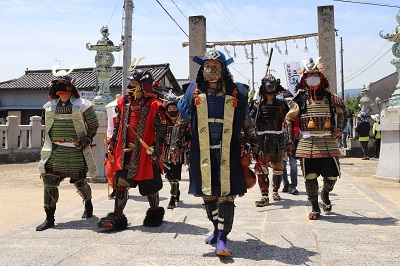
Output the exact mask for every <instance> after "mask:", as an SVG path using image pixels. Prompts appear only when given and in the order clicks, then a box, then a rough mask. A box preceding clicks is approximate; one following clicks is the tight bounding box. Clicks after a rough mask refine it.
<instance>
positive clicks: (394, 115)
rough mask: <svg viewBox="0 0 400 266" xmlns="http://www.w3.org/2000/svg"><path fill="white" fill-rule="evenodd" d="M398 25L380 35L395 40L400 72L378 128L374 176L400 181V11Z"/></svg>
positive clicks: (395, 52) (395, 64)
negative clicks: (379, 136) (379, 144)
mask: <svg viewBox="0 0 400 266" xmlns="http://www.w3.org/2000/svg"><path fill="white" fill-rule="evenodd" d="M396 20H397V23H398V25H397V26H396V27H395V28H394V30H393V32H392V34H386V35H383V34H382V31H381V32H380V33H379V35H380V37H381V38H383V39H386V40H388V41H391V42H394V44H393V46H392V53H393V55H394V56H395V57H396V58H395V59H393V60H392V61H391V62H390V63H392V64H393V65H394V66H395V67H396V69H397V73H398V80H399V82H398V83H397V86H396V90H395V91H394V93H393V94H392V96H391V97H390V106H389V107H388V108H387V109H386V110H385V113H384V115H383V116H382V118H381V122H380V124H379V125H378V127H377V129H378V130H381V135H382V140H381V151H380V157H379V163H378V167H377V169H376V175H375V176H374V178H377V179H384V180H388V181H394V182H397V183H399V182H400V166H399V162H400V11H399V12H398V13H397V15H396Z"/></svg>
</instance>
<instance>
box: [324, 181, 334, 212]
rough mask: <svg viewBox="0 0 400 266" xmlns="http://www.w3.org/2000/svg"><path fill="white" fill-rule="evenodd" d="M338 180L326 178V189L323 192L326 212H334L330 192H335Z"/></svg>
mask: <svg viewBox="0 0 400 266" xmlns="http://www.w3.org/2000/svg"><path fill="white" fill-rule="evenodd" d="M336 180H337V179H336V178H327V177H324V187H323V189H322V191H321V201H322V208H323V210H324V212H330V211H332V203H331V201H330V199H329V192H331V191H332V190H333V187H334V186H335V184H336Z"/></svg>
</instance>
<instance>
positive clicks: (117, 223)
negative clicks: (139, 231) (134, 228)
mask: <svg viewBox="0 0 400 266" xmlns="http://www.w3.org/2000/svg"><path fill="white" fill-rule="evenodd" d="M97 225H98V227H99V228H107V229H115V230H124V229H125V228H126V227H127V226H128V219H126V216H125V215H124V214H123V213H122V212H110V213H109V214H107V216H106V217H103V218H101V219H100V221H99V222H98V223H97Z"/></svg>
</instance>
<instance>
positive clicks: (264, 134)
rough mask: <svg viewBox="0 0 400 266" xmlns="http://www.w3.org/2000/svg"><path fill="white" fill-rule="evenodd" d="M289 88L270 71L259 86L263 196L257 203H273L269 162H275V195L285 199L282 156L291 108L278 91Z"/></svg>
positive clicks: (259, 171)
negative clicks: (287, 119)
mask: <svg viewBox="0 0 400 266" xmlns="http://www.w3.org/2000/svg"><path fill="white" fill-rule="evenodd" d="M283 92H285V90H284V89H283V87H282V86H281V85H280V80H279V79H275V77H274V76H272V75H268V76H265V77H264V78H263V79H262V80H261V86H260V90H259V94H260V103H259V106H258V111H257V116H256V118H255V121H256V128H257V135H258V136H259V138H260V139H261V144H260V146H259V147H258V152H259V155H258V160H257V163H256V167H255V170H256V172H257V175H258V185H259V187H260V190H261V196H262V198H261V200H259V201H256V202H255V204H256V206H257V207H263V206H267V205H269V197H268V191H269V184H270V181H269V177H268V175H269V170H268V166H269V164H271V165H272V173H273V175H272V199H273V200H274V201H279V200H281V197H280V196H279V193H278V190H279V187H280V184H281V183H282V174H283V171H282V169H283V168H282V160H283V156H284V141H285V138H284V130H283V125H284V121H285V116H286V114H287V112H288V110H289V107H288V106H287V104H286V102H284V101H282V100H280V99H277V98H276V95H277V94H279V93H283Z"/></svg>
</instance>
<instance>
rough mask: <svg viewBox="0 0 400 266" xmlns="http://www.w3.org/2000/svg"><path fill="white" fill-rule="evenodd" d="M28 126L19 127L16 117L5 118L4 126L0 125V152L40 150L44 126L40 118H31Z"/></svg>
mask: <svg viewBox="0 0 400 266" xmlns="http://www.w3.org/2000/svg"><path fill="white" fill-rule="evenodd" d="M30 120H31V122H30V123H29V125H19V124H18V117H17V116H14V115H11V116H8V117H7V120H6V121H7V122H6V124H5V125H0V151H4V150H10V149H32V148H41V147H42V144H43V141H42V134H43V130H44V126H43V125H42V124H41V117H40V116H32V117H31V118H30Z"/></svg>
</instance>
